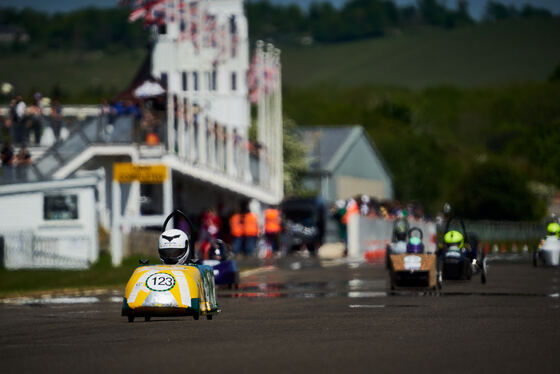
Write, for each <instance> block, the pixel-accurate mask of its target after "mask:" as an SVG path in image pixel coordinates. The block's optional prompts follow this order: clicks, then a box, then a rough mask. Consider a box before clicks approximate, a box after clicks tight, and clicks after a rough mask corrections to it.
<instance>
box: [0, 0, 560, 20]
mask: <svg viewBox="0 0 560 374" xmlns="http://www.w3.org/2000/svg"><path fill="white" fill-rule="evenodd" d="M251 1H255V0H251ZM269 1H270V2H271V3H276V4H300V6H302V7H303V8H307V7H308V6H309V5H310V4H311V3H312V2H313V1H319V2H321V1H329V2H330V3H332V4H333V5H335V6H337V7H340V6H342V5H343V4H344V3H345V2H346V0H269ZM498 1H500V2H501V3H504V4H511V5H514V6H516V7H520V6H521V5H523V4H531V5H533V6H537V7H541V8H547V9H549V10H551V11H552V12H553V13H555V14H560V0H498ZM441 2H442V3H445V4H447V5H448V6H449V7H454V6H455V5H456V3H457V0H441ZM486 2H487V0H469V9H470V11H471V14H472V15H473V17H474V18H476V19H479V18H480V17H481V16H482V14H483V13H484V7H485V5H486ZM395 3H397V4H398V5H410V4H415V3H416V0H395ZM116 4H117V0H0V7H16V8H24V7H31V8H35V9H37V10H42V11H50V12H60V11H65V10H66V11H68V10H75V9H78V8H82V7H86V6H96V7H103V8H104V7H113V6H115V5H116Z"/></svg>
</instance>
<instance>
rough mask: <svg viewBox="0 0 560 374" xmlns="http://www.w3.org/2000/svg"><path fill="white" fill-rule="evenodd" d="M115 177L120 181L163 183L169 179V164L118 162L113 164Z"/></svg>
mask: <svg viewBox="0 0 560 374" xmlns="http://www.w3.org/2000/svg"><path fill="white" fill-rule="evenodd" d="M113 179H114V180H116V181H117V182H120V183H131V182H134V181H138V182H140V183H154V184H155V183H163V182H165V180H166V179H167V166H165V165H138V164H133V163H130V162H116V163H114V164H113Z"/></svg>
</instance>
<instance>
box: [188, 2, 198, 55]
mask: <svg viewBox="0 0 560 374" xmlns="http://www.w3.org/2000/svg"><path fill="white" fill-rule="evenodd" d="M198 18H199V17H198V2H197V1H193V2H191V3H189V39H190V40H191V42H192V43H193V46H194V48H195V49H196V50H197V51H198V50H199V42H198V28H199V19H198Z"/></svg>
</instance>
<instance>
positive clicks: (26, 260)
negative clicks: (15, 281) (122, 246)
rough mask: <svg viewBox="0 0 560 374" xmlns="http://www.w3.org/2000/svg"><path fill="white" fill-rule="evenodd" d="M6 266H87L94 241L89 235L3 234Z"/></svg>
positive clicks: (58, 267) (66, 267) (46, 267)
mask: <svg viewBox="0 0 560 374" xmlns="http://www.w3.org/2000/svg"><path fill="white" fill-rule="evenodd" d="M2 236H3V237H4V252H3V253H4V262H3V264H4V267H5V268H6V269H29V268H40V269H87V268H88V267H89V266H90V261H89V254H90V253H91V251H92V250H93V243H91V241H90V239H89V238H88V237H87V236H75V235H73V236H57V237H48V236H38V235H35V234H32V233H28V232H23V231H19V232H8V233H3V234H2Z"/></svg>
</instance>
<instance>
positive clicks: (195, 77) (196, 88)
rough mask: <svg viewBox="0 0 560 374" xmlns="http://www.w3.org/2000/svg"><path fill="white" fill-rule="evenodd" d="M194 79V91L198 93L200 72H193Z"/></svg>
mask: <svg viewBox="0 0 560 374" xmlns="http://www.w3.org/2000/svg"><path fill="white" fill-rule="evenodd" d="M192 78H193V90H195V91H198V72H196V71H193V73H192Z"/></svg>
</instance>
